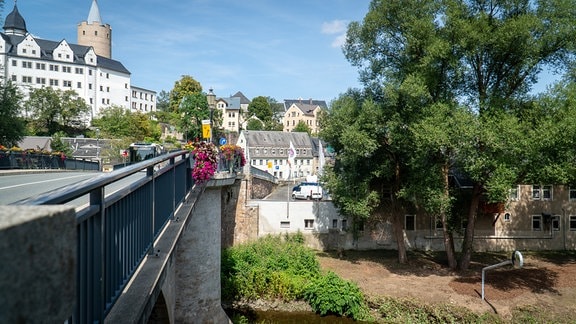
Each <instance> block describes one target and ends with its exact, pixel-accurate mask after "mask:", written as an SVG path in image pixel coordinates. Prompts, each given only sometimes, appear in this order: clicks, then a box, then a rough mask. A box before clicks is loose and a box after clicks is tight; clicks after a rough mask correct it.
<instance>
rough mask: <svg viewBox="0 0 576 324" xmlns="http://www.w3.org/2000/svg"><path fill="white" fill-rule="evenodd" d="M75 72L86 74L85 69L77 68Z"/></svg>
mask: <svg viewBox="0 0 576 324" xmlns="http://www.w3.org/2000/svg"><path fill="white" fill-rule="evenodd" d="M75 71H76V74H84V69H83V68H76V69H75Z"/></svg>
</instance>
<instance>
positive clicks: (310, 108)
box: [288, 103, 320, 116]
mask: <svg viewBox="0 0 576 324" xmlns="http://www.w3.org/2000/svg"><path fill="white" fill-rule="evenodd" d="M292 106H294V107H296V108H298V109H300V111H301V112H302V114H304V115H306V116H314V110H316V109H317V108H320V106H318V105H309V104H305V103H293V104H292V105H291V106H290V107H292ZM290 107H288V109H290Z"/></svg>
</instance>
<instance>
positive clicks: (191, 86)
mask: <svg viewBox="0 0 576 324" xmlns="http://www.w3.org/2000/svg"><path fill="white" fill-rule="evenodd" d="M197 93H202V85H201V84H200V82H198V81H196V80H195V79H194V78H193V77H191V76H189V75H183V76H182V78H180V80H178V81H176V82H175V83H174V88H172V91H170V110H171V111H173V112H177V111H178V110H179V108H180V105H181V104H182V100H183V99H184V98H185V97H187V96H189V95H192V94H197Z"/></svg>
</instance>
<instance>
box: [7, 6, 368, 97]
mask: <svg viewBox="0 0 576 324" xmlns="http://www.w3.org/2000/svg"><path fill="white" fill-rule="evenodd" d="M91 3H92V0H19V1H17V6H18V10H19V12H20V14H21V15H22V16H23V17H24V19H25V21H26V27H27V29H28V32H30V33H31V34H33V35H34V36H35V37H39V38H42V39H47V40H53V41H60V40H63V39H65V40H66V41H67V42H69V43H73V44H76V43H77V34H76V33H77V25H78V24H79V23H80V22H81V21H85V20H87V18H88V12H89V10H90V6H91ZM369 3H370V0H290V1H287V0H180V1H166V0H121V1H119V0H99V1H98V6H99V8H100V14H101V17H102V20H103V22H104V23H106V24H109V25H110V26H111V27H112V59H114V60H117V61H120V62H121V63H122V64H123V65H124V66H125V67H126V68H127V69H128V70H129V71H130V72H131V73H132V75H131V82H132V85H134V86H137V87H141V88H145V89H149V90H154V91H157V92H158V93H159V92H160V91H162V90H165V91H170V90H171V89H172V88H173V87H174V83H175V82H176V81H178V80H179V79H180V78H181V77H182V75H190V76H192V77H193V78H194V79H195V80H196V81H198V82H200V84H201V85H202V87H203V90H204V91H206V92H207V91H208V89H209V88H212V89H213V90H214V93H215V94H216V95H217V96H218V97H228V96H230V95H233V94H235V93H236V92H238V91H241V92H242V93H243V94H244V95H245V96H246V97H248V99H253V98H254V97H257V96H269V97H272V98H274V99H276V100H277V101H279V102H282V101H283V100H284V99H298V98H303V99H310V98H312V99H315V100H325V101H326V102H327V103H329V102H330V101H332V100H334V99H336V98H337V97H338V96H339V94H341V93H344V92H345V91H346V90H348V89H349V88H359V87H360V84H359V82H358V70H357V68H355V67H353V66H352V65H351V64H350V63H349V62H348V61H347V60H346V58H345V57H344V54H343V52H342V48H341V46H342V44H343V42H344V40H345V33H346V29H347V25H348V24H349V23H350V22H351V21H361V20H362V19H363V18H364V16H365V15H366V13H367V12H368V6H369ZM13 7H14V1H13V0H5V1H4V9H3V12H2V21H3V20H4V18H5V17H6V15H7V14H8V13H10V12H11V11H12V9H13Z"/></svg>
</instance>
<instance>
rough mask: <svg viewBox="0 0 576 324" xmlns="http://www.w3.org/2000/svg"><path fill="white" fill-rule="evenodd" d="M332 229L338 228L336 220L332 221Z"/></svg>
mask: <svg viewBox="0 0 576 324" xmlns="http://www.w3.org/2000/svg"><path fill="white" fill-rule="evenodd" d="M332 228H338V220H337V219H333V220H332Z"/></svg>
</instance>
